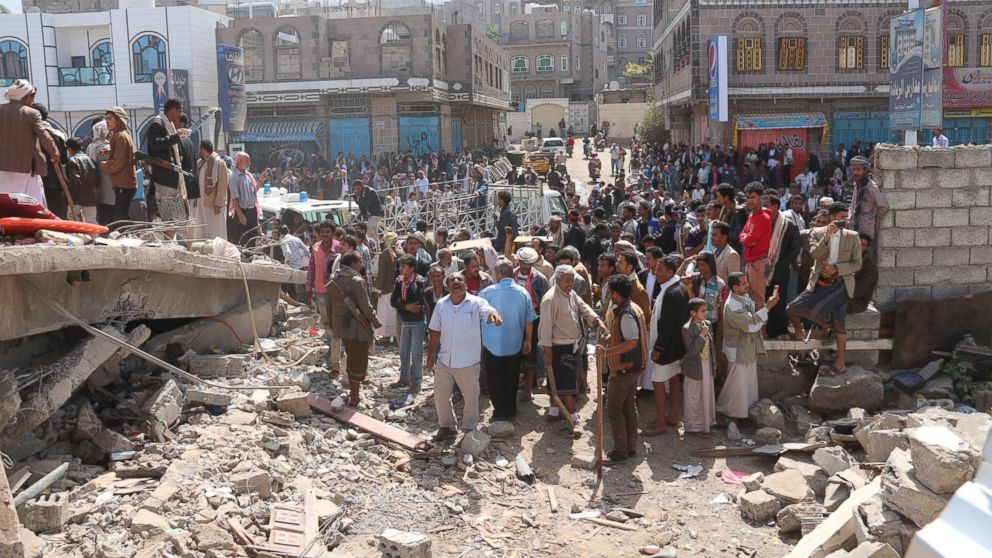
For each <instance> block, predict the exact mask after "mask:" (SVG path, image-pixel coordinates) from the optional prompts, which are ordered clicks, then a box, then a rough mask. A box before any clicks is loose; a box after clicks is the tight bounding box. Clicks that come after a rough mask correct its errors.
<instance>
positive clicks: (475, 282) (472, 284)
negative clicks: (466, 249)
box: [465, 275, 482, 295]
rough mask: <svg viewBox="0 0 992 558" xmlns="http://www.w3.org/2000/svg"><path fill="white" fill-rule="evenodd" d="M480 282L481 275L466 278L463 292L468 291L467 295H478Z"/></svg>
mask: <svg viewBox="0 0 992 558" xmlns="http://www.w3.org/2000/svg"><path fill="white" fill-rule="evenodd" d="M481 281H482V276H481V275H476V276H475V277H466V278H465V290H466V291H468V294H473V295H477V294H479V284H480V283H481Z"/></svg>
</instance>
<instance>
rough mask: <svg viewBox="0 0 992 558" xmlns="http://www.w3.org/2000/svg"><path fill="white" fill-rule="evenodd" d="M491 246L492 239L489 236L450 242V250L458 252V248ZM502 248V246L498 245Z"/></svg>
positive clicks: (468, 248)
mask: <svg viewBox="0 0 992 558" xmlns="http://www.w3.org/2000/svg"><path fill="white" fill-rule="evenodd" d="M486 247H489V248H492V247H493V241H492V239H489V238H476V239H473V240H459V241H458V242H452V243H451V246H450V248H451V251H452V252H458V251H460V250H471V249H473V248H486ZM500 248H502V246H501V247H500Z"/></svg>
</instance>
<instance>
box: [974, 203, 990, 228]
mask: <svg viewBox="0 0 992 558" xmlns="http://www.w3.org/2000/svg"><path fill="white" fill-rule="evenodd" d="M970 211H971V221H970V223H971V224H972V225H978V226H988V225H992V207H988V206H986V207H972V208H971V209H970Z"/></svg>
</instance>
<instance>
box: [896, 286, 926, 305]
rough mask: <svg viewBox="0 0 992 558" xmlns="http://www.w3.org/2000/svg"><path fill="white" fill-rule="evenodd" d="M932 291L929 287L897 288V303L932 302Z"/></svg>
mask: <svg viewBox="0 0 992 558" xmlns="http://www.w3.org/2000/svg"><path fill="white" fill-rule="evenodd" d="M930 296H931V289H930V286H929V285H918V286H915V287H896V294H895V302H899V301H900V300H930Z"/></svg>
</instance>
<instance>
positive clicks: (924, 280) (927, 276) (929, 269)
mask: <svg viewBox="0 0 992 558" xmlns="http://www.w3.org/2000/svg"><path fill="white" fill-rule="evenodd" d="M897 259H898V258H897ZM913 272H914V279H913V284H914V285H933V284H936V283H947V282H949V281H950V280H951V277H952V276H953V275H954V274H955V273H956V272H957V270H956V269H951V268H949V267H937V266H926V267H917V268H915V269H914V270H913Z"/></svg>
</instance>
